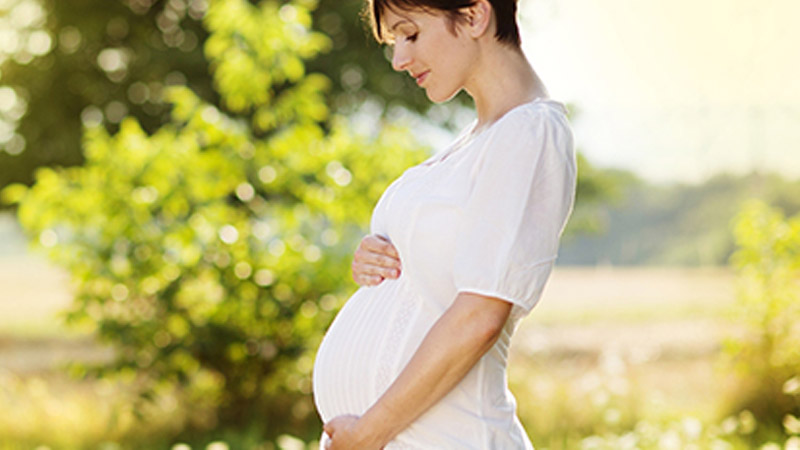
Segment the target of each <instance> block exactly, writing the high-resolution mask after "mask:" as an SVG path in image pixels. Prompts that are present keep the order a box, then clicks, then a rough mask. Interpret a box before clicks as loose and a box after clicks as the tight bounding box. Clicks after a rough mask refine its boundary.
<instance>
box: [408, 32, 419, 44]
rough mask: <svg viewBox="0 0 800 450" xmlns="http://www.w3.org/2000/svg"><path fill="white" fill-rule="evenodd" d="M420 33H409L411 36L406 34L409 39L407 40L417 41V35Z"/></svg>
mask: <svg viewBox="0 0 800 450" xmlns="http://www.w3.org/2000/svg"><path fill="white" fill-rule="evenodd" d="M418 34H419V33H414V34H411V35H409V36H406V40H407V41H409V42H414V41H416V40H417V35H418Z"/></svg>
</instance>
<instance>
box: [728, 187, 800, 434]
mask: <svg viewBox="0 0 800 450" xmlns="http://www.w3.org/2000/svg"><path fill="white" fill-rule="evenodd" d="M734 234H735V238H736V244H737V250H736V253H735V254H734V255H733V257H732V259H731V263H732V265H733V266H734V268H735V269H736V270H737V272H738V275H739V283H740V285H739V288H740V289H739V290H740V295H739V300H740V301H739V314H738V315H737V317H738V319H739V321H740V323H742V324H743V325H744V326H745V333H744V334H743V335H742V336H741V337H739V338H737V339H735V340H731V341H730V342H728V344H727V350H728V353H729V354H730V356H731V357H732V358H733V361H734V362H735V363H736V365H737V367H738V368H739V372H740V374H742V375H743V376H744V381H745V386H746V388H745V389H742V390H740V392H739V393H738V395H737V396H735V399H734V401H735V402H737V404H736V405H734V408H737V409H738V408H746V409H748V410H750V411H753V412H754V413H755V414H756V416H757V417H758V418H759V419H760V420H761V421H763V422H765V423H767V424H772V425H773V426H777V427H780V424H781V423H782V422H785V421H786V420H789V421H790V422H792V423H798V422H797V417H796V416H798V415H799V414H798V413H800V398H798V396H797V394H798V393H800V215H796V216H793V217H791V218H788V219H787V218H785V217H784V215H783V213H782V212H780V211H779V210H777V209H775V208H773V207H770V206H768V205H767V204H766V203H763V202H760V201H753V202H751V203H749V204H748V205H747V206H746V207H745V208H743V209H742V211H741V212H740V214H739V215H738V217H737V218H736V221H735V226H734ZM789 414H793V416H788V415H789Z"/></svg>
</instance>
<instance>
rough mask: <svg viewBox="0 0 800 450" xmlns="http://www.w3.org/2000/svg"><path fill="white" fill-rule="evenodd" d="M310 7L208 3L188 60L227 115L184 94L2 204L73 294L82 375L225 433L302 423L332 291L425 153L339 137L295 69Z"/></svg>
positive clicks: (373, 139)
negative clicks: (219, 425) (63, 273)
mask: <svg viewBox="0 0 800 450" xmlns="http://www.w3.org/2000/svg"><path fill="white" fill-rule="evenodd" d="M313 7H314V4H313V2H309V1H307V0H296V1H292V2H287V3H284V4H278V3H275V2H271V1H264V2H261V3H260V4H259V5H257V6H256V5H252V4H250V3H249V2H247V1H245V0H214V1H212V2H211V3H210V5H209V9H208V11H207V13H206V15H205V16H204V19H203V25H204V26H205V27H206V29H207V31H208V33H209V37H208V39H207V41H206V43H205V52H206V55H207V58H208V61H209V63H210V67H211V68H212V71H213V84H214V86H215V88H216V89H217V91H218V92H219V95H220V97H221V103H222V104H223V105H225V107H226V108H227V109H228V110H229V111H233V112H235V113H236V114H235V115H234V114H227V113H225V112H223V111H221V110H220V109H219V108H218V107H216V106H215V105H213V104H211V103H209V102H207V101H205V100H203V99H201V98H200V97H199V96H198V95H197V94H196V93H195V92H193V91H192V90H191V89H189V88H186V87H179V86H174V87H171V88H169V89H168V90H167V91H166V98H167V101H168V104H169V105H170V107H171V109H170V122H168V123H167V124H165V125H164V126H162V127H160V128H159V129H158V130H156V131H155V132H154V133H152V134H148V133H147V132H146V130H144V129H143V127H142V126H141V124H140V123H139V122H138V121H137V120H136V119H134V118H132V117H129V118H126V119H124V120H123V121H122V122H121V124H120V128H119V131H118V132H117V133H116V134H110V133H109V132H108V131H107V130H106V129H105V128H104V127H103V126H102V125H101V124H95V125H94V126H89V127H87V128H85V129H84V138H83V139H84V140H83V149H84V155H85V158H86V161H85V163H84V165H82V166H77V167H71V168H66V169H49V168H44V169H40V170H39V171H38V172H37V175H36V183H35V184H34V185H33V187H31V188H26V187H24V186H23V185H21V184H15V185H12V186H11V187H9V188H7V189H6V190H5V191H4V195H5V197H6V199H7V200H11V201H13V202H16V203H17V204H18V208H19V209H18V214H19V219H20V222H21V223H22V224H23V226H24V228H25V229H26V231H27V232H28V233H29V234H30V236H31V238H32V239H33V240H34V241H36V242H38V243H39V244H40V245H41V246H43V247H45V248H46V249H47V250H48V251H49V254H50V255H51V257H52V258H53V259H54V260H56V261H57V262H58V263H60V264H61V265H63V266H64V267H66V268H67V269H68V270H69V272H70V273H71V274H72V278H73V280H74V295H75V302H74V308H73V309H72V311H71V312H70V313H69V316H68V318H69V319H70V320H71V321H73V322H77V323H84V324H88V325H90V326H93V327H95V329H96V331H97V333H98V335H99V336H100V338H101V339H103V340H105V341H107V342H109V343H111V344H113V346H114V348H115V349H116V361H115V363H114V364H113V365H112V366H110V367H106V368H99V369H97V370H96V372H98V373H100V374H105V375H116V376H120V377H123V378H124V379H128V380H132V381H133V382H134V383H133V384H134V386H136V387H137V389H139V391H140V392H141V393H142V395H143V398H145V399H147V398H154V397H156V398H157V397H158V396H159V395H160V394H162V393H169V394H170V395H179V396H181V398H182V399H183V400H184V401H185V402H186V404H189V405H200V406H206V408H204V409H206V410H208V409H211V410H214V411H216V412H217V417H218V419H219V420H220V421H222V422H223V423H226V424H246V423H247V422H248V421H249V420H258V422H261V423H265V424H268V427H269V429H268V432H277V431H283V432H286V431H287V430H294V432H295V433H297V434H299V435H304V434H305V433H306V432H307V431H308V430H307V429H306V428H305V427H309V426H311V427H313V426H317V424H316V421H315V420H313V418H314V413H313V405H312V404H311V400H310V396H309V394H310V389H311V385H310V371H311V366H312V352H313V350H315V349H316V347H317V346H318V344H319V340H320V338H321V334H322V332H323V330H324V329H325V328H326V327H327V324H328V323H329V321H330V320H331V318H332V314H333V312H334V311H335V310H336V309H337V308H338V307H339V306H340V303H341V300H342V299H343V298H344V297H345V296H346V295H347V294H348V293H349V291H350V289H351V288H352V284H351V283H349V282H347V281H346V280H348V279H349V260H350V255H351V252H352V249H353V248H354V246H355V242H356V239H357V238H359V237H360V236H361V235H362V233H363V228H362V227H363V224H365V223H366V222H367V220H368V217H369V213H370V210H371V208H372V206H373V204H374V202H375V201H376V200H377V197H378V196H379V195H380V193H381V192H382V191H383V189H384V188H385V186H386V185H387V184H388V182H389V181H390V180H392V179H394V178H395V177H396V176H397V175H399V173H400V172H401V171H402V170H403V169H404V168H405V167H407V166H409V165H411V164H412V163H414V162H418V161H419V160H420V159H421V158H422V157H424V155H425V152H424V151H423V150H421V149H420V148H419V146H418V145H416V144H414V142H412V141H411V140H410V139H409V138H408V134H407V133H406V132H405V131H404V130H401V129H398V128H394V127H389V126H386V127H383V128H382V129H381V130H380V131H379V132H377V133H375V134H374V135H373V136H359V135H355V134H354V133H353V132H351V131H350V128H349V126H348V122H347V121H346V120H345V119H344V118H341V117H338V116H331V115H330V111H329V110H328V108H327V106H326V104H325V96H324V92H325V89H327V88H328V86H329V81H328V79H327V78H326V77H324V76H323V75H320V74H314V73H307V72H306V66H305V61H307V60H308V59H310V58H313V57H314V56H315V55H317V54H318V53H319V52H320V51H322V50H324V49H325V48H327V47H328V46H329V45H330V40H329V39H328V38H327V37H326V36H325V35H323V34H320V33H318V32H315V31H313V30H312V29H311V14H310V11H311V9H312V8H313Z"/></svg>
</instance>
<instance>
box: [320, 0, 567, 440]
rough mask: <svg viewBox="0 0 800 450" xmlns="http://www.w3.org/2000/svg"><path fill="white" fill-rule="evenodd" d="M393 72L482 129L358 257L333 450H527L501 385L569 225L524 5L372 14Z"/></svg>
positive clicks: (442, 1)
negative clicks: (513, 344)
mask: <svg viewBox="0 0 800 450" xmlns="http://www.w3.org/2000/svg"><path fill="white" fill-rule="evenodd" d="M368 11H369V13H370V16H371V19H372V26H373V31H374V34H375V36H376V37H377V39H378V40H379V41H380V42H385V43H388V44H389V45H392V46H393V50H394V54H393V58H392V66H393V67H394V69H395V70H398V71H406V72H408V74H409V75H411V76H412V77H414V78H415V79H416V81H417V84H418V85H419V86H421V87H422V88H423V89H425V91H426V93H427V95H428V98H430V99H431V100H432V101H434V102H443V101H446V100H448V99H450V98H451V97H453V96H454V95H455V94H456V93H458V92H459V91H460V90H461V89H464V90H465V91H466V92H467V93H468V94H469V95H470V96H471V97H472V98H473V99H474V101H475V108H476V110H477V119H476V120H475V122H474V123H473V124H472V125H470V126H469V127H468V128H467V129H466V130H464V131H463V132H462V133H461V135H460V136H459V137H458V138H457V139H456V140H455V141H454V142H453V143H452V145H450V146H449V147H448V148H446V149H444V150H443V151H441V152H440V153H438V154H436V155H434V156H433V157H431V158H430V159H428V160H427V161H425V162H423V163H421V164H419V165H417V166H415V167H412V168H410V169H408V170H407V171H406V172H405V173H404V174H403V175H402V176H401V177H400V178H399V179H397V180H396V181H395V182H394V183H393V184H391V185H390V186H389V188H387V190H386V192H385V193H384V194H383V196H382V197H381V199H380V201H379V202H378V204H377V205H376V207H375V210H374V212H373V216H372V222H371V233H372V234H371V235H370V236H367V237H366V238H365V239H364V240H363V241H362V242H361V245H360V246H359V249H358V250H357V251H356V257H355V259H354V263H353V276H354V278H355V280H356V282H358V283H359V284H361V288H360V289H359V290H358V291H357V292H356V293H355V294H354V295H353V296H352V297H351V298H350V299H349V300H348V301H347V303H346V304H345V305H344V307H343V308H342V310H341V311H340V312H339V314H338V316H337V317H336V319H335V320H334V322H333V324H332V325H331V327H330V329H329V330H328V332H327V334H326V335H325V338H324V340H323V342H322V344H321V345H320V348H319V351H318V353H317V358H316V361H315V365H314V398H315V402H316V405H317V409H318V411H319V414H320V416H321V417H322V420H323V422H324V424H325V425H324V429H325V433H324V434H323V437H322V447H323V448H327V449H333V450H339V449H358V450H364V449H381V448H385V449H437V450H441V449H531V448H533V447H532V445H531V443H530V441H529V440H528V437H527V435H526V434H525V431H524V430H523V428H522V426H521V424H520V422H519V420H518V419H517V417H516V403H515V400H514V397H513V396H512V394H511V392H509V390H508V387H507V383H506V362H507V357H508V348H509V344H510V339H511V335H512V334H513V332H514V329H515V326H516V325H517V323H518V321H519V319H521V318H522V317H524V316H525V315H526V314H527V313H529V312H530V311H531V309H532V308H533V307H534V305H535V304H536V302H537V301H538V300H539V297H540V295H541V292H542V289H543V287H544V284H545V281H546V280H547V278H548V276H549V274H550V271H551V269H552V267H553V263H554V260H555V258H556V254H557V250H558V240H559V237H560V235H561V232H562V230H563V228H564V225H565V223H566V221H567V218H568V216H569V214H570V211H571V209H572V203H573V198H574V193H575V179H576V178H575V177H576V168H575V155H574V147H573V139H572V133H571V131H570V127H569V124H568V122H567V117H566V111H565V109H564V106H563V105H562V104H561V103H558V102H556V101H553V100H550V99H548V97H547V93H546V90H545V87H544V86H543V85H542V82H541V81H540V80H539V78H538V77H537V75H536V73H535V72H534V70H533V68H532V67H531V65H530V64H529V63H528V61H527V60H526V58H525V56H524V55H523V53H522V51H521V49H520V43H519V32H518V28H517V25H516V19H515V13H516V2H515V1H514V0H472V1H470V0H451V1H447V0H372V1H371V2H370V3H369V4H368Z"/></svg>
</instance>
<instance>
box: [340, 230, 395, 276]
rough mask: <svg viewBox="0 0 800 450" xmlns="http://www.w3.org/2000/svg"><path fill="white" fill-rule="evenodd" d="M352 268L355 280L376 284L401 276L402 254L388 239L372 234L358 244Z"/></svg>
mask: <svg viewBox="0 0 800 450" xmlns="http://www.w3.org/2000/svg"><path fill="white" fill-rule="evenodd" d="M352 269H353V280H354V281H355V282H356V283H358V284H359V285H360V286H376V285H378V284H380V283H381V282H382V281H383V280H385V279H396V278H397V277H399V276H400V270H401V267H400V256H399V255H398V254H397V249H396V248H394V245H392V243H391V242H389V240H388V239H386V238H384V237H382V236H378V235H377V234H370V235H367V236H365V237H364V239H362V240H361V243H360V244H358V248H357V249H356V253H355V255H353V265H352Z"/></svg>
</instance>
